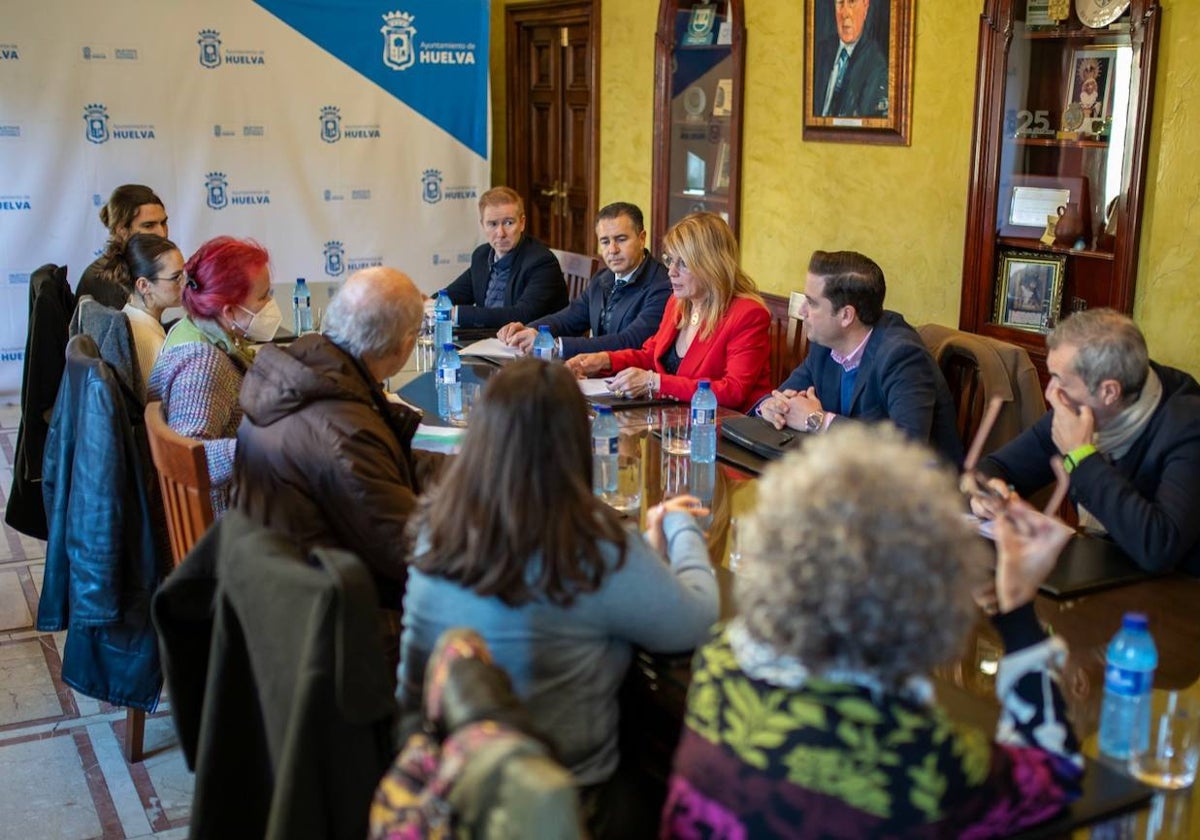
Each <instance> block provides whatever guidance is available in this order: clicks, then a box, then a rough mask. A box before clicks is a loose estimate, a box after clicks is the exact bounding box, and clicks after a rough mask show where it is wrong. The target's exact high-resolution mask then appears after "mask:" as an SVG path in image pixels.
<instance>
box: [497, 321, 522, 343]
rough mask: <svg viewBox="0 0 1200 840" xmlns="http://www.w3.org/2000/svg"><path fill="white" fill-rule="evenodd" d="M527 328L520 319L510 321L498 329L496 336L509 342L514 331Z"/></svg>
mask: <svg viewBox="0 0 1200 840" xmlns="http://www.w3.org/2000/svg"><path fill="white" fill-rule="evenodd" d="M523 329H525V325H524V324H522V323H521V322H520V321H509V322H508V323H507V324H505V325H504V326H503V327H501V328H500V329H498V330H496V338H498V339H500V340H501V341H503V342H504V343H505V344H508V339H509V337H510V336H512V334H513V333H516V332H520V331H521V330H523Z"/></svg>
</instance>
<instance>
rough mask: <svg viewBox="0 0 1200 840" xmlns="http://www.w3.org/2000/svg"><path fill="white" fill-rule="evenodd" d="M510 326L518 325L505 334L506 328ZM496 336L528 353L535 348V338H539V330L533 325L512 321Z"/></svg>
mask: <svg viewBox="0 0 1200 840" xmlns="http://www.w3.org/2000/svg"><path fill="white" fill-rule="evenodd" d="M509 327H516V329H513V330H511V331H509V332H508V333H507V334H505V332H504V331H505V330H507V329H509ZM496 337H497V338H498V339H500V340H501V341H503V342H504V343H505V344H507V345H508V346H509V347H515V348H516V349H517V350H519V351H520V352H521V353H523V354H526V355H528V354H529V352H530V351H531V350H532V349H533V340H534V339H535V338H537V330H535V329H533V328H532V327H526V326H523V325H522V324H520V323H512V324H509V325H508V326H505V327H503V328H501V330H500V332H499V333H497V334H496Z"/></svg>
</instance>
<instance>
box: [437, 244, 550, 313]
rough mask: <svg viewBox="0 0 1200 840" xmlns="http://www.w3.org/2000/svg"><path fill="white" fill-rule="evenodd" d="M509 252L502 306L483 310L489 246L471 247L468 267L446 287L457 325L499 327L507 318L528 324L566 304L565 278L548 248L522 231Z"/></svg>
mask: <svg viewBox="0 0 1200 840" xmlns="http://www.w3.org/2000/svg"><path fill="white" fill-rule="evenodd" d="M512 253H513V262H512V272H511V274H509V277H508V286H507V288H505V290H504V306H500V307H496V308H495V309H487V308H485V307H484V305H483V302H484V300H486V299H487V287H488V276H489V275H490V274H491V256H492V246H491V245H488V244H487V243H484V244H483V245H480V246H479V247H478V248H476V249H475V252H474V253H472V254H471V267H470V268H468V269H467V270H466V271H464V272H463V273H462V274H460V275H459V276H458V277H457V278H455V280H454V282H453V283H451V284H450V285H449V286H447V287H446V295H447V296H448V297H449V298H450V302H451V303H453V304H454V305H455V306H457V307H458V325H459V326H460V327H494V328H496V329H499V328H500V327H503V326H504V325H505V324H507V323H509V322H511V321H520V322H521V323H523V324H528V323H529V322H530V321H533V320H535V319H537V318H541V317H542V316H543V315H549V314H550V313H552V312H557V311H558V310H560V309H562V308H563V307H564V306H566V305H567V303H568V302H569V300H568V297H567V281H566V280H564V279H563V273H562V267H561V266H560V265H559V264H558V260H557V259H555V257H554V254H552V253H550V249H549V248H547V247H546V246H545V245H543V244H542V243H541V242H539V241H537V240H536V239H534V238H533V237H532V236H529V235H528V234H526V235H525V236H522V237H521V241H520V242H518V243H517V247H516V248H514V249H513V252H512Z"/></svg>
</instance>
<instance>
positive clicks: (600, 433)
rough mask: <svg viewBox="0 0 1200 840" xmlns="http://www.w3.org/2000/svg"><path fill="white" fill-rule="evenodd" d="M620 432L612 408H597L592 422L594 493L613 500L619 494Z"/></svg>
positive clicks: (603, 406)
mask: <svg viewBox="0 0 1200 840" xmlns="http://www.w3.org/2000/svg"><path fill="white" fill-rule="evenodd" d="M619 440H620V432H619V429H618V427H617V417H616V415H615V414H613V410H612V407H611V406H607V405H601V406H597V407H596V419H595V420H593V421H592V492H593V493H595V494H596V495H597V496H599V497H600V498H605V497H609V498H611V497H612V496H613V495H615V494H616V492H617V444H618V442H619Z"/></svg>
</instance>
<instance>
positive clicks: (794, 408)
mask: <svg viewBox="0 0 1200 840" xmlns="http://www.w3.org/2000/svg"><path fill="white" fill-rule="evenodd" d="M820 410H821V401H820V400H819V399H817V389H816V388H813V387H812V386H811V385H810V386H809V387H808V389H807V390H804V391H795V390H792V389H791V388H788V389H787V390H786V391H772V392H771V396H770V397H768V398H767V399H766V400H765V401H764V402H763V404H762V405H761V406H760V407H759V413H760V414H762V416H763V419H764V420H766V421H767V422H768V423H770V424H771V425H772V426H774V427H775V428H776V429H782V428H783V427H784V426H787V427H788V428H791V429H795V430H796V431H799V432H806V431H808V428H807V427H806V426H805V421H806V420H807V419H808V415H810V414H812V413H813V412H814V411H820Z"/></svg>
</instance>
